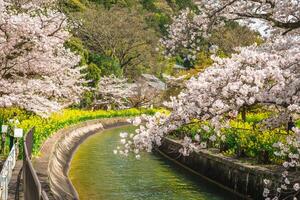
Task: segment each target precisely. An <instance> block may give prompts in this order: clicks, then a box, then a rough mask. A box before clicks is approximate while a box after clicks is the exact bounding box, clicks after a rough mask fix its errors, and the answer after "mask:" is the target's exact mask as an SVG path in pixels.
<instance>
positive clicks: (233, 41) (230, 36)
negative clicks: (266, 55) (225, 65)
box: [208, 21, 263, 56]
mask: <svg viewBox="0 0 300 200" xmlns="http://www.w3.org/2000/svg"><path fill="white" fill-rule="evenodd" d="M208 41H209V42H210V43H212V44H215V45H218V47H219V48H220V50H221V51H222V52H223V53H224V54H225V55H226V56H230V55H231V54H232V53H235V48H236V47H239V46H242V47H243V46H250V45H252V44H254V43H258V44H261V43H262V42H263V40H262V39H261V38H260V36H259V33H257V32H255V31H252V30H250V29H249V28H248V27H246V26H241V25H240V24H238V23H237V22H234V21H228V22H226V24H225V26H223V27H221V28H218V29H216V30H214V31H213V32H212V35H211V37H210V38H209V40H208Z"/></svg>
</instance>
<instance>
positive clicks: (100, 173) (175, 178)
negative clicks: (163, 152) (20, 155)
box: [69, 126, 234, 200]
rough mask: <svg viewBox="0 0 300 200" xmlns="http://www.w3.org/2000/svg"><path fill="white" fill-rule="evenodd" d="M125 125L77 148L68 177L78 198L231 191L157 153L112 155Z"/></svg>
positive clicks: (171, 198)
mask: <svg viewBox="0 0 300 200" xmlns="http://www.w3.org/2000/svg"><path fill="white" fill-rule="evenodd" d="M134 129H135V127H131V126H125V127H121V128H116V129H111V130H107V131H105V132H103V133H100V134H96V135H94V136H92V137H90V138H89V139H87V140H86V141H85V142H84V143H83V144H82V145H81V146H80V147H79V149H78V150H77V152H76V153H75V156H74V158H73V160H72V163H71V169H70V172H69V177H70V179H71V181H72V183H73V184H74V186H75V188H76V190H77V192H78V194H79V196H80V199H81V200H221V199H228V200H232V199H234V197H233V196H231V194H229V193H227V192H225V191H223V190H222V189H220V188H218V187H216V186H215V185H212V184H210V183H207V182H206V181H204V180H201V178H199V177H196V176H195V175H193V174H191V173H190V172H187V171H186V170H184V169H182V168H180V167H178V166H177V165H175V164H173V163H172V162H170V161H168V160H166V159H165V158H163V157H162V156H160V155H156V154H152V153H144V154H142V158H141V160H136V159H135V158H133V157H129V158H121V157H120V156H118V155H114V154H113V150H114V149H115V148H116V146H117V145H119V139H120V138H119V133H120V132H121V131H128V132H132V131H133V130H134Z"/></svg>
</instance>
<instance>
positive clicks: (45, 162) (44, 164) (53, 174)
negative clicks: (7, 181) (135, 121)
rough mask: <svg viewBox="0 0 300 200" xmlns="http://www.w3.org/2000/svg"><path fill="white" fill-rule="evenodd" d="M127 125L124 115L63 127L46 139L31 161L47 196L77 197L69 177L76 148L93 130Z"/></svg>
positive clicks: (65, 199) (66, 199)
mask: <svg viewBox="0 0 300 200" xmlns="http://www.w3.org/2000/svg"><path fill="white" fill-rule="evenodd" d="M127 124H128V122H127V118H126V119H125V118H112V119H100V120H91V121H87V122H83V123H80V124H77V125H74V126H71V127H68V128H65V129H62V130H60V131H58V132H57V133H56V134H54V135H53V136H52V137H51V138H49V139H48V140H47V141H46V142H45V143H44V145H43V147H42V148H41V155H40V156H39V157H38V158H35V159H34V161H33V164H34V168H35V169H36V171H37V174H38V176H39V179H40V180H41V182H42V187H43V189H45V191H46V192H47V194H48V196H49V197H50V199H59V200H77V199H79V197H78V194H77V192H76V190H75V188H74V187H73V185H72V183H71V181H70V180H69V178H68V171H69V167H70V162H71V160H72V157H73V154H74V153H75V151H76V149H77V148H78V146H79V145H80V144H81V143H82V142H83V141H84V140H85V139H86V138H88V137H89V136H91V135H93V134H95V133H99V132H100V131H103V130H105V129H108V128H113V127H118V126H122V125H127Z"/></svg>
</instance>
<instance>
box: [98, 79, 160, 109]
mask: <svg viewBox="0 0 300 200" xmlns="http://www.w3.org/2000/svg"><path fill="white" fill-rule="evenodd" d="M163 90H164V83H163V82H161V81H160V80H159V79H158V78H156V77H155V76H153V75H149V74H143V75H142V76H141V77H140V78H138V79H137V80H136V81H135V82H132V83H130V82H128V80H127V79H126V78H117V77H116V76H114V75H112V76H110V77H102V78H101V80H100V82H99V85H98V89H97V92H96V99H95V102H94V107H96V108H99V107H100V108H101V107H102V108H103V107H105V108H108V109H109V108H112V107H113V108H114V109H125V108H131V107H150V106H151V105H153V104H154V103H156V101H159V102H160V101H161V98H160V96H161V94H162V91H163Z"/></svg>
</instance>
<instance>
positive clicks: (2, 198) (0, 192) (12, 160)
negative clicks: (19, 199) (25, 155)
mask: <svg viewBox="0 0 300 200" xmlns="http://www.w3.org/2000/svg"><path fill="white" fill-rule="evenodd" d="M16 158H17V152H16V145H15V144H14V145H13V147H12V149H11V151H10V153H9V155H8V157H7V159H6V161H5V162H4V165H3V168H2V170H1V173H0V200H7V198H8V184H9V182H10V179H11V176H12V171H13V169H14V168H15V165H16Z"/></svg>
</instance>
